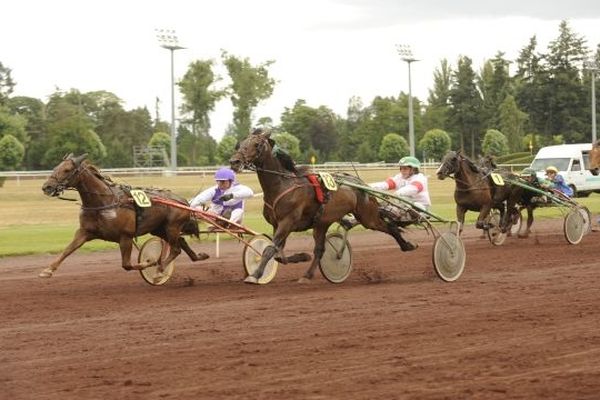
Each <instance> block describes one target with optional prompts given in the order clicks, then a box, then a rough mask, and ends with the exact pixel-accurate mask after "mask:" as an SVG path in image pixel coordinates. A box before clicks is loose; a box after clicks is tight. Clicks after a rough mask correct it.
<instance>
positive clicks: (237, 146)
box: [234, 141, 240, 151]
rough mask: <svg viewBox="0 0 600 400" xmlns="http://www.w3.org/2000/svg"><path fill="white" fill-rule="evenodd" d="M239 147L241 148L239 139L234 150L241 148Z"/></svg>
mask: <svg viewBox="0 0 600 400" xmlns="http://www.w3.org/2000/svg"><path fill="white" fill-rule="evenodd" d="M239 149H240V142H239V141H238V142H236V143H235V148H234V150H236V151H237V150H239Z"/></svg>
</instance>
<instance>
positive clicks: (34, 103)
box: [8, 96, 48, 169]
mask: <svg viewBox="0 0 600 400" xmlns="http://www.w3.org/2000/svg"><path fill="white" fill-rule="evenodd" d="M8 109H9V110H10V113H11V114H13V115H19V116H21V117H23V118H25V120H26V121H27V124H26V126H25V130H26V132H27V136H28V138H29V142H28V144H27V146H26V153H25V160H24V167H25V168H27V169H40V168H41V164H40V163H41V160H42V157H43V155H44V153H45V152H46V150H47V148H48V143H47V138H48V135H47V127H46V115H45V112H46V106H45V104H44V103H43V102H42V101H41V100H39V99H35V98H33V97H25V96H16V97H11V98H10V99H9V100H8Z"/></svg>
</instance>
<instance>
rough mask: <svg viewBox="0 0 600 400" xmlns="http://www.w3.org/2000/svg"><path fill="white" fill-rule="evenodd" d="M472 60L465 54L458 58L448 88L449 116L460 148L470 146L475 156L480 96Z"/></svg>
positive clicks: (478, 142)
mask: <svg viewBox="0 0 600 400" xmlns="http://www.w3.org/2000/svg"><path fill="white" fill-rule="evenodd" d="M472 65H473V61H472V60H471V59H470V58H469V57H466V56H461V57H459V59H458V65H457V69H456V72H454V73H453V83H452V88H451V89H450V103H451V108H450V112H449V118H450V121H451V124H452V126H453V128H454V130H455V131H456V132H458V134H459V142H460V148H461V149H465V146H469V147H470V150H471V151H470V153H471V157H475V154H476V152H478V151H479V148H480V140H479V132H480V130H481V124H482V121H481V97H480V95H479V91H478V90H477V87H476V84H475V72H474V71H473V67H472Z"/></svg>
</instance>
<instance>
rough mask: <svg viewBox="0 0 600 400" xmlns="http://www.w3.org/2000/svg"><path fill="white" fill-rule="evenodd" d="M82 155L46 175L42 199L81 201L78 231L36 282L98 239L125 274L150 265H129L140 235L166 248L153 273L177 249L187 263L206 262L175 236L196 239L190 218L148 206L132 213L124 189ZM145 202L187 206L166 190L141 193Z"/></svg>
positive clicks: (182, 212) (173, 209)
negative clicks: (153, 199) (115, 252)
mask: <svg viewBox="0 0 600 400" xmlns="http://www.w3.org/2000/svg"><path fill="white" fill-rule="evenodd" d="M86 157H87V154H83V155H81V156H78V157H74V156H73V154H69V155H67V156H65V157H64V159H63V161H62V162H61V163H60V164H58V165H57V166H56V167H55V168H54V170H53V172H52V175H51V176H50V177H49V178H48V180H47V181H46V182H45V183H44V184H43V186H42V190H43V192H44V194H46V195H48V196H51V197H56V196H59V195H60V194H61V193H62V192H63V191H64V190H67V189H75V190H77V191H78V192H79V196H80V198H81V203H82V206H81V211H80V214H79V229H77V231H76V232H75V236H74V238H73V240H72V241H71V243H69V245H68V246H67V247H66V248H65V249H64V250H63V252H62V253H61V254H60V255H59V256H58V258H57V259H56V260H55V261H53V262H52V263H51V264H50V266H49V267H47V268H46V269H44V270H43V271H42V272H41V273H40V274H39V276H40V277H44V278H48V277H51V276H52V274H53V273H54V271H56V269H57V268H58V267H59V265H60V264H61V263H62V262H63V260H64V259H65V258H67V257H68V256H69V255H70V254H71V253H73V252H74V251H75V250H77V249H78V248H79V247H81V246H82V245H83V244H84V243H85V242H88V241H90V240H93V239H102V240H106V241H110V242H116V243H119V247H120V250H121V263H122V264H121V265H122V267H123V268H124V269H125V270H132V269H135V270H139V269H143V268H146V267H149V266H150V265H146V264H144V263H142V264H136V265H132V264H131V252H132V247H133V239H134V238H135V237H136V236H141V235H144V234H146V233H151V234H152V235H155V236H158V237H160V238H162V239H163V240H165V241H166V242H168V243H169V245H170V252H169V255H168V256H167V258H166V259H165V260H164V261H163V262H162V264H161V266H160V267H159V269H162V267H163V266H165V265H169V263H170V262H171V261H173V260H174V259H175V258H176V257H177V256H178V255H179V254H180V253H181V250H182V249H183V250H184V251H185V252H186V254H188V256H189V257H190V259H192V261H199V260H202V259H205V258H206V256H204V255H199V254H196V253H194V252H193V250H192V249H191V248H190V247H189V245H188V243H187V242H186V241H185V239H184V238H183V237H182V236H181V234H196V235H197V234H198V225H197V223H196V221H195V220H194V219H193V218H192V216H191V212H190V211H188V210H184V209H179V208H176V207H167V206H165V205H162V204H152V205H151V206H150V207H147V208H139V207H136V206H135V205H134V203H133V201H132V197H131V195H130V193H129V188H128V187H125V186H121V185H117V184H115V183H113V182H112V180H110V178H107V177H105V176H103V175H102V174H101V173H100V171H99V170H98V168H96V167H95V166H94V165H92V164H91V163H89V162H88V161H86V160H85V159H86ZM145 191H146V192H147V193H148V194H149V195H151V196H158V197H162V198H167V199H171V200H173V201H176V202H179V203H181V204H184V205H186V206H187V205H188V203H187V201H186V200H185V199H183V198H181V197H179V196H177V195H175V194H173V193H171V192H170V191H168V190H160V189H146V190H145Z"/></svg>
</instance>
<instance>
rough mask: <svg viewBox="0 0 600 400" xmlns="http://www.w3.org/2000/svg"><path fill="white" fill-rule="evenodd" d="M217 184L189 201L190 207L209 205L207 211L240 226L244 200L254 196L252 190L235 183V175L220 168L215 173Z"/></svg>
mask: <svg viewBox="0 0 600 400" xmlns="http://www.w3.org/2000/svg"><path fill="white" fill-rule="evenodd" d="M215 181H216V182H217V184H216V185H215V186H212V187H210V188H208V189H206V190H204V191H202V192H200V193H199V194H198V195H196V197H194V198H193V199H192V200H191V201H190V207H192V208H198V207H200V206H203V205H204V206H206V205H209V208H208V211H209V212H212V213H214V214H217V215H220V216H221V217H223V218H225V219H228V220H230V221H232V222H235V223H236V224H241V223H242V219H243V216H244V200H245V199H247V198H250V197H252V196H253V195H254V192H253V191H252V189H250V188H249V187H248V186H245V185H242V184H241V183H238V182H236V181H235V173H234V172H233V170H231V169H230V168H221V169H219V170H218V171H217V172H216V173H215Z"/></svg>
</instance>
